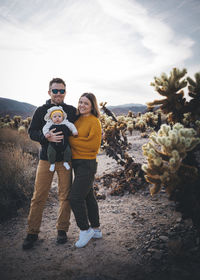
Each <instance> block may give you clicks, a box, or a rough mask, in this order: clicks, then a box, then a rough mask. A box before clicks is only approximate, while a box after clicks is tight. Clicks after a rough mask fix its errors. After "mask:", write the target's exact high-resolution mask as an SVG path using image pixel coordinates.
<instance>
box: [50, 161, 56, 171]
mask: <svg viewBox="0 0 200 280" xmlns="http://www.w3.org/2000/svg"><path fill="white" fill-rule="evenodd" d="M49 170H50V171H51V172H53V171H54V170H55V164H54V163H52V164H51V165H50V168H49Z"/></svg>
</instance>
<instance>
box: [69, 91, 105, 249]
mask: <svg viewBox="0 0 200 280" xmlns="http://www.w3.org/2000/svg"><path fill="white" fill-rule="evenodd" d="M78 114H79V115H80V117H79V118H78V120H77V121H76V122H75V126H76V128H77V130H78V137H76V138H75V137H70V139H69V142H70V146H71V150H72V167H73V169H74V174H75V178H74V181H73V184H72V186H71V190H70V196H69V200H70V205H71V208H72V211H73V213H74V216H75V219H76V223H77V226H78V227H79V228H80V235H79V240H78V241H77V242H76V243H75V246H76V247H77V248H81V247H84V246H85V245H86V244H87V243H88V242H89V240H90V239H91V238H101V237H102V232H101V230H100V229H99V226H100V224H99V209H98V204H97V201H96V198H95V196H94V193H93V181H94V176H95V173H96V170H97V162H96V156H97V153H98V150H99V148H100V145H101V124H100V121H99V119H98V117H99V115H100V112H99V109H98V105H97V100H96V97H95V96H94V94H92V93H84V94H82V95H81V97H80V99H79V103H78ZM89 223H90V225H89ZM90 226H91V227H90Z"/></svg>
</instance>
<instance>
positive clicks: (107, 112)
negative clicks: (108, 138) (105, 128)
mask: <svg viewBox="0 0 200 280" xmlns="http://www.w3.org/2000/svg"><path fill="white" fill-rule="evenodd" d="M106 104H107V102H104V103H103V102H101V103H100V106H101V109H102V110H103V111H104V113H105V114H106V115H108V116H110V117H112V119H113V120H114V121H115V122H117V119H116V117H115V116H114V114H113V113H112V112H111V111H110V110H109V109H108V108H107V107H106V106H105V105H106Z"/></svg>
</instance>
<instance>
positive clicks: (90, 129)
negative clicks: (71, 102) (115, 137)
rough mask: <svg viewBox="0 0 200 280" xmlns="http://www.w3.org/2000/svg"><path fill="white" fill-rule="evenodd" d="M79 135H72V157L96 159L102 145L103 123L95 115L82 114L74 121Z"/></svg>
mask: <svg viewBox="0 0 200 280" xmlns="http://www.w3.org/2000/svg"><path fill="white" fill-rule="evenodd" d="M74 124H75V126H76V128H77V130H78V137H74V136H70V137H69V143H70V146H71V150H72V159H95V158H96V156H97V154H98V151H99V148H100V145H101V123H100V121H99V119H98V118H96V117H95V116H94V115H89V116H80V118H79V119H78V120H77V121H76V122H75V123H74Z"/></svg>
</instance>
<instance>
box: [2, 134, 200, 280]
mask: <svg viewBox="0 0 200 280" xmlns="http://www.w3.org/2000/svg"><path fill="white" fill-rule="evenodd" d="M129 141H130V142H131V143H132V144H133V146H132V149H131V150H130V154H131V155H132V156H133V157H134V158H135V160H136V162H140V163H142V162H144V158H143V156H142V152H141V146H142V144H144V143H145V142H146V141H147V139H144V138H141V137H140V134H139V133H137V132H135V133H134V135H133V136H131V137H129ZM98 162H99V166H98V172H97V176H101V175H103V174H106V173H110V172H111V171H114V170H116V169H117V168H119V166H118V165H117V164H116V163H115V162H114V160H112V159H110V158H108V157H106V156H105V154H104V153H103V152H101V153H100V154H99V156H98ZM56 183H57V179H56V176H55V178H54V182H53V185H52V190H51V193H50V197H49V199H48V202H47V205H46V207H45V211H44V215H43V221H42V226H41V232H40V235H39V240H38V241H37V242H36V244H35V247H34V248H33V249H31V250H27V251H23V250H22V242H23V238H24V237H25V236H26V226H27V211H24V210H20V211H19V215H18V217H16V218H14V219H12V220H10V221H8V222H6V223H4V224H2V225H0V272H1V274H0V279H2V280H11V279H12V280H14V279H15V280H18V279H20V280H25V279H30V280H36V279H37V280H38V279H39V280H40V279H48V280H53V279H54V280H55V279H60V280H71V279H72V280H109V279H110V280H112V279H113V280H129V279H130V280H131V279H148V280H149V279H173V280H177V279H181V280H182V279H200V268H199V262H200V258H199V237H198V235H197V233H196V231H195V229H194V227H193V225H192V223H191V221H190V220H183V219H182V216H181V214H180V213H179V212H176V211H175V205H174V203H173V202H170V201H169V200H168V198H167V196H166V194H165V193H164V192H161V193H160V194H159V195H158V196H156V197H154V198H152V197H151V196H150V195H149V191H148V189H146V190H143V191H139V192H138V193H136V194H135V195H132V194H131V195H128V194H126V195H124V196H121V197H117V196H110V195H109V193H108V189H104V188H103V187H102V186H99V187H100V190H101V191H102V192H104V193H106V199H105V200H99V201H98V204H99V209H100V218H101V229H102V232H103V238H102V239H101V240H91V241H90V242H89V244H88V245H87V246H86V247H85V248H81V249H77V248H75V247H74V243H75V242H76V240H77V238H78V235H79V231H78V228H77V226H76V224H75V220H74V217H73V214H72V217H71V226H70V229H69V232H68V242H67V243H66V244H64V245H57V244H56V242H55V241H56V234H57V232H56V227H55V225H56V217H57V212H58V202H57V198H56V197H57V196H56Z"/></svg>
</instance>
